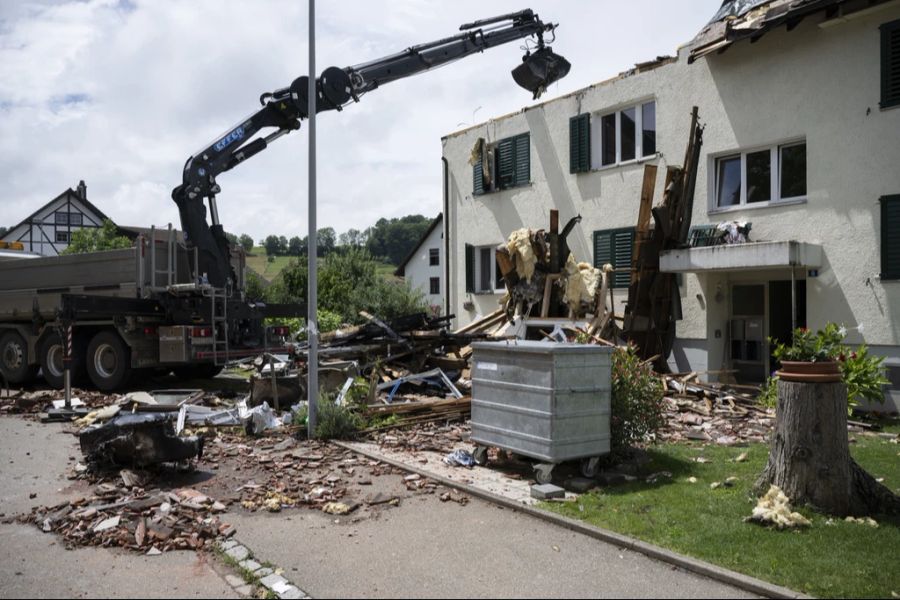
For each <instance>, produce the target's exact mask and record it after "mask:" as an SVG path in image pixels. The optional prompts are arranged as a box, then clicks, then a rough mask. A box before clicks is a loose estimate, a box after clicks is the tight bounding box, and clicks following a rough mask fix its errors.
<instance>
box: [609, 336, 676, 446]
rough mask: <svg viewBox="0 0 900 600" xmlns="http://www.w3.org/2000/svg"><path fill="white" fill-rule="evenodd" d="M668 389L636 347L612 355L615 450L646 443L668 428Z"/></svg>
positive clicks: (612, 443)
mask: <svg viewBox="0 0 900 600" xmlns="http://www.w3.org/2000/svg"><path fill="white" fill-rule="evenodd" d="M663 394H664V387H663V383H662V381H661V380H660V379H659V378H658V377H656V375H654V374H653V371H652V369H651V368H650V365H649V364H644V363H643V362H642V361H641V359H640V357H639V356H638V353H637V348H636V347H635V346H633V345H632V344H629V345H628V346H625V347H620V348H616V349H615V350H614V351H613V355H612V415H611V420H610V433H611V437H612V440H611V445H612V449H613V451H617V450H621V449H624V448H626V447H628V446H631V445H633V444H636V443H639V442H642V441H644V440H646V439H647V438H648V437H649V436H651V435H653V434H655V433H656V432H657V431H658V430H659V429H660V428H662V427H663V426H664V425H665V422H666V417H665V408H664V406H663Z"/></svg>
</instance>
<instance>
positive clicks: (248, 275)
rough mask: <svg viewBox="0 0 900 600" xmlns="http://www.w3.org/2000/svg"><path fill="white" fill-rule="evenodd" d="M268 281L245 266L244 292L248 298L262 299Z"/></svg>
mask: <svg viewBox="0 0 900 600" xmlns="http://www.w3.org/2000/svg"><path fill="white" fill-rule="evenodd" d="M268 287H269V282H267V281H266V280H265V279H263V277H262V275H260V274H259V273H257V272H256V271H254V270H253V269H251V268H250V267H247V270H246V271H244V293H246V294H247V298H249V299H250V300H263V299H264V298H265V296H266V288H268Z"/></svg>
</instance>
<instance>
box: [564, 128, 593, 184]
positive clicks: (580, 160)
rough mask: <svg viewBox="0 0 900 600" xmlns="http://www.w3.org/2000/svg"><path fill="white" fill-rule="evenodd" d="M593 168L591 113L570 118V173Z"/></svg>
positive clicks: (582, 171)
mask: <svg viewBox="0 0 900 600" xmlns="http://www.w3.org/2000/svg"><path fill="white" fill-rule="evenodd" d="M590 170H591V115H590V114H589V113H584V114H583V115H578V116H577V117H572V118H571V119H569V173H584V172H586V171H590Z"/></svg>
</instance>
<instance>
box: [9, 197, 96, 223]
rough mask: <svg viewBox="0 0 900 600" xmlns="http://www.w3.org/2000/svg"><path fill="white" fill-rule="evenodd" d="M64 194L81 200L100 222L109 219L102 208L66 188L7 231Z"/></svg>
mask: <svg viewBox="0 0 900 600" xmlns="http://www.w3.org/2000/svg"><path fill="white" fill-rule="evenodd" d="M66 196H72V198H73V199H75V200H78V201H79V202H81V203H82V204H83V205H84V206H85V208H87V209H88V210H90V211H92V212H93V213H94V214H95V215H97V216H98V217H99V218H100V221H101V222H102V221H105V220H107V219H109V217H107V216H106V215H105V214H104V213H103V211H102V210H100V209H99V208H97V207H96V206H94V205H93V204H92V203H91V202H90V201H89V200H88V199H87V198H82V197H81V196H79V195H78V192H76V191H75V190H73V189H72V188H68V189H67V190H66V191H64V192H63V193H61V194H60V195H59V196H57V197H56V198H54V199H53V200H51V201H50V202H47V203H46V204H44V205H42V206H41V207H40V208H39V209H37V210H36V211H34V212H33V213H31V214H30V215H28V216H27V217H25V218H24V219H22V220H21V221H20V222H19V223H17V224H16V225H13V226H12V227H10V228H9V231H12V230H13V229H16V228H18V227H21V226H22V225H27V224H28V223H29V222H30V221H31V220H32V219H34V217H35V216H37V215H38V213H40V212H41V211H42V210H44V209H45V208H47V207H48V206H50V205H51V204H53V203H54V202H56V201H58V200H60V199H62V198H65V197H66Z"/></svg>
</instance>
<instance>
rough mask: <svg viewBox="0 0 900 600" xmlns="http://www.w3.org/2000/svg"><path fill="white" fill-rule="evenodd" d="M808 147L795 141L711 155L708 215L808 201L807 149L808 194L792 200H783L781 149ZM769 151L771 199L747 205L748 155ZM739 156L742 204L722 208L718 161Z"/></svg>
mask: <svg viewBox="0 0 900 600" xmlns="http://www.w3.org/2000/svg"><path fill="white" fill-rule="evenodd" d="M799 145H804V146H806V145H807V142H806V138H792V139H788V140H784V141H780V142H777V143H775V144H766V145H763V146H750V147H747V148H743V149H741V150H730V151H728V152H719V153H716V154H714V155H710V157H709V160H710V163H709V168H708V169H707V171H708V175H709V184H708V189H709V194H708V195H709V207H708V211H707V212H708V213H709V214H713V213H723V212H732V211H739V210H753V209H757V208H767V207H770V206H784V205H789V204H802V203H804V202H806V200H807V198H808V196H809V149H808V148H807V155H806V160H807V168H806V174H807V178H806V195H803V196H791V197H789V198H782V197H781V150H782V148H790V147H792V146H799ZM766 150H768V151H769V170H770V181H769V185H770V186H771V191H770V193H769V200H768V201H766V202H749V203H748V202H747V155H748V154H756V153H757V152H763V151H766ZM737 156H740V159H741V198H740V203H738V204H735V205H732V206H719V161H720V160H723V159H728V158H735V157H737Z"/></svg>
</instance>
